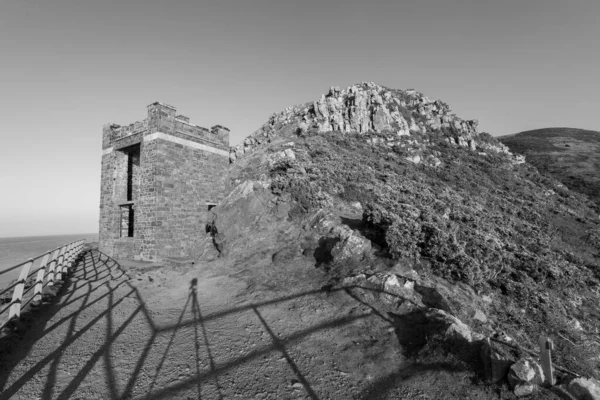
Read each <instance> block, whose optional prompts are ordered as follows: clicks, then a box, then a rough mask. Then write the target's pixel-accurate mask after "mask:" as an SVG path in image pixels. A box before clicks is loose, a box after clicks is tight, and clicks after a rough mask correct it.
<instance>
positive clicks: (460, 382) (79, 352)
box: [0, 250, 510, 400]
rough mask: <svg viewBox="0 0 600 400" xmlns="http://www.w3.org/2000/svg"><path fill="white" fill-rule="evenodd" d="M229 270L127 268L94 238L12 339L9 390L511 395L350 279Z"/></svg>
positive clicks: (180, 395) (6, 371)
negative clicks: (479, 380) (395, 322)
mask: <svg viewBox="0 0 600 400" xmlns="http://www.w3.org/2000/svg"><path fill="white" fill-rule="evenodd" d="M295 268H299V269H301V267H298V266H295ZM227 272H228V271H226V270H223V272H222V273H220V274H219V273H216V274H215V269H214V268H207V269H205V270H203V269H202V268H187V269H185V268H184V269H181V268H179V269H177V268H172V267H163V268H155V269H148V270H133V269H130V270H128V271H127V273H126V272H125V269H124V268H122V267H121V266H119V265H118V264H117V263H116V262H115V261H114V260H111V259H109V258H108V257H107V256H105V255H103V254H101V253H99V252H98V251H96V250H92V251H88V252H87V253H86V254H85V258H84V260H83V261H82V262H80V263H79V264H78V265H77V266H76V267H75V268H74V270H73V271H72V273H71V274H70V277H69V279H68V281H67V282H65V284H64V286H63V288H62V289H61V291H60V293H59V295H58V296H57V297H56V298H55V299H54V300H53V301H52V302H50V303H49V304H45V305H43V306H42V307H41V308H40V309H39V310H37V311H33V312H31V313H29V314H28V315H26V316H25V317H24V319H23V323H22V325H21V326H20V329H18V330H17V331H16V332H15V333H14V334H13V335H11V336H9V337H5V338H3V339H2V343H1V351H2V353H1V354H0V360H1V366H0V388H2V394H1V395H0V398H1V399H24V400H25V399H27V400H30V399H130V398H131V399H142V398H145V399H363V398H364V399H376V398H382V399H384V398H408V399H411V398H414V399H427V398H429V399H434V398H457V399H458V398H501V397H502V398H504V397H505V395H506V393H500V392H504V390H499V389H498V388H495V389H493V388H484V387H481V386H478V385H473V384H471V383H470V380H472V379H474V373H473V372H471V371H469V370H465V368H463V367H461V366H459V365H457V364H456V363H455V362H454V360H451V359H447V358H444V357H441V358H440V359H438V360H433V361H432V360H429V361H428V362H424V361H423V360H415V359H407V358H406V357H405V356H404V355H403V354H405V351H404V349H402V348H401V346H400V345H399V344H398V340H397V338H396V336H395V331H394V327H393V326H392V325H391V323H390V321H389V320H388V319H387V318H385V316H384V315H381V314H379V313H378V312H377V311H376V310H375V309H374V308H372V307H370V306H368V305H365V304H361V303H359V302H357V301H356V300H354V299H353V298H352V297H351V296H349V295H348V294H347V293H345V292H344V291H329V292H328V291H321V290H319V289H318V287H317V286H314V287H311V284H310V279H308V280H307V279H302V280H298V281H297V282H295V283H294V282H289V288H288V289H287V290H269V291H264V290H258V289H256V288H255V287H252V285H250V286H249V284H248V282H249V281H251V280H249V279H248V277H247V276H246V275H247V274H250V273H252V272H251V271H250V272H248V271H246V272H244V273H233V274H228V273H227ZM291 279H292V280H293V277H292V278H291ZM307 281H308V282H307ZM280 289H281V288H280ZM509 397H510V396H509Z"/></svg>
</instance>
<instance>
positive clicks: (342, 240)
mask: <svg viewBox="0 0 600 400" xmlns="http://www.w3.org/2000/svg"><path fill="white" fill-rule="evenodd" d="M332 233H333V235H334V236H335V237H337V238H339V241H338V242H337V243H336V244H335V246H334V247H333V249H332V250H331V255H332V257H333V259H334V260H338V261H341V260H347V259H349V258H353V257H355V258H361V257H362V256H363V254H365V253H367V252H368V251H369V250H370V249H371V241H370V240H368V239H365V238H364V237H363V236H362V235H360V234H359V233H358V232H355V231H353V230H352V229H350V228H348V227H347V226H343V225H341V226H336V227H334V228H333V230H332Z"/></svg>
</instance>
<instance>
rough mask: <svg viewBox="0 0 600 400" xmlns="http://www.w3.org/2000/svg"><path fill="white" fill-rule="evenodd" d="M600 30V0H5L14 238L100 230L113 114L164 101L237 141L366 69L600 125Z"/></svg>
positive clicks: (401, 81) (489, 115)
mask: <svg viewBox="0 0 600 400" xmlns="http://www.w3.org/2000/svg"><path fill="white" fill-rule="evenodd" d="M598 38H600V1H598V0H564V1H557V0H502V1H497V0H496V1H492V0H477V1H475V0H472V1H467V0H464V1H458V0H435V1H434V0H414V1H411V0H407V1H399V0H397V1H393V0H381V1H378V0H361V1H355V0H346V1H342V0H331V1H328V0H303V1H285V0H274V1H271V0H237V1H231V0H217V1H204V0H186V1H178V0H170V1H164V0H161V1H155V0H131V1H129V0H119V1H109V0H102V1H95V0H40V1H31V0H15V1H12V0H0V237H8V236H28V235H44V234H48V235H50V234H67V233H88V232H97V230H98V218H99V208H98V206H99V199H100V160H101V137H102V125H104V124H106V123H112V122H114V123H119V124H122V125H123V124H128V123H129V122H133V121H137V120H140V119H143V118H145V117H146V115H147V111H146V106H147V105H148V104H150V103H152V102H155V101H161V102H164V103H167V104H171V105H173V106H175V107H177V109H178V113H181V114H184V115H186V116H188V117H190V118H191V122H192V123H194V124H198V125H201V126H205V127H210V126H213V125H216V124H220V125H224V126H227V127H228V128H230V129H231V144H232V145H235V144H238V143H239V142H241V141H242V140H243V138H244V137H246V136H247V135H249V134H251V133H252V132H253V131H254V130H256V129H257V128H258V127H260V126H261V125H262V124H263V123H264V122H266V120H267V119H268V117H269V116H270V115H271V114H273V113H275V112H278V111H281V110H283V109H284V108H285V107H287V106H290V105H293V104H298V103H303V102H306V101H311V100H316V99H318V98H319V97H320V95H321V94H322V93H324V92H326V91H327V90H328V88H329V87H330V86H332V85H336V86H342V87H347V86H349V85H351V84H353V83H358V82H362V81H373V82H375V83H378V84H381V85H384V86H388V87H391V88H397V89H408V88H414V89H417V90H418V91H420V92H422V93H424V94H425V95H426V96H428V97H429V98H431V99H442V100H444V101H445V102H447V103H449V104H450V105H451V106H452V108H453V110H454V112H456V114H458V115H459V116H461V117H462V118H465V119H478V120H479V127H480V129H481V130H482V131H486V132H489V133H491V134H493V135H495V136H497V135H506V134H511V133H516V132H520V131H524V130H529V129H536V128H543V127H550V126H566V127H573V128H583V129H592V130H600V120H599V118H598V115H599V113H598V110H600V95H599V94H598V93H599V92H600V41H599V40H598Z"/></svg>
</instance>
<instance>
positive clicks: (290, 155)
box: [283, 149, 296, 160]
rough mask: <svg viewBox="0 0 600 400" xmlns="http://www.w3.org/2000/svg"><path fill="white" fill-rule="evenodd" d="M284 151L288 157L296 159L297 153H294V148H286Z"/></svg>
mask: <svg viewBox="0 0 600 400" xmlns="http://www.w3.org/2000/svg"><path fill="white" fill-rule="evenodd" d="M283 153H284V154H285V156H286V157H287V158H289V159H290V160H295V159H296V154H294V150H292V149H285V150H284V151H283Z"/></svg>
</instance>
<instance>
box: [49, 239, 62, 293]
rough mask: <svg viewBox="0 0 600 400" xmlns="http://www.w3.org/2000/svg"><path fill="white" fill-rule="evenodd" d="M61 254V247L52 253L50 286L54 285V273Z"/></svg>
mask: <svg viewBox="0 0 600 400" xmlns="http://www.w3.org/2000/svg"><path fill="white" fill-rule="evenodd" d="M59 252H60V247H57V248H56V249H55V250H54V252H53V253H52V261H50V267H49V268H48V285H49V286H52V285H54V271H55V268H56V260H57V257H58V253H59Z"/></svg>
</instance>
